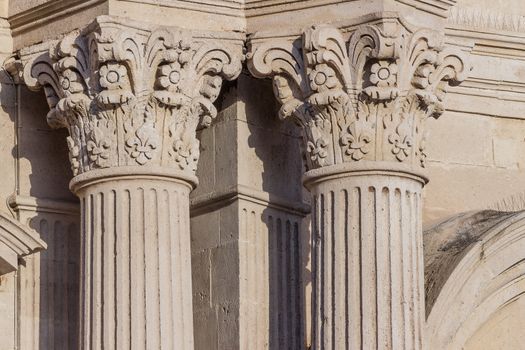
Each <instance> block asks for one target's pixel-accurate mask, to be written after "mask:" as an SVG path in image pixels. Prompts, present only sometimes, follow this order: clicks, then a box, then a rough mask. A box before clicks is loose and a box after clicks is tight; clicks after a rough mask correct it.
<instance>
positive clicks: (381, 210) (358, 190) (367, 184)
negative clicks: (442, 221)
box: [306, 166, 424, 350]
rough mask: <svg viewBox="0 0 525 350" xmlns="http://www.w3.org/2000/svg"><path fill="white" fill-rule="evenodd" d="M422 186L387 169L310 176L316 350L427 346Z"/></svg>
mask: <svg viewBox="0 0 525 350" xmlns="http://www.w3.org/2000/svg"><path fill="white" fill-rule="evenodd" d="M347 169H348V168H347ZM423 183H424V182H423V179H422V178H421V177H418V176H415V175H411V174H409V173H405V172H401V171H389V170H386V171H385V170H370V169H364V170H352V171H349V170H345V168H344V167H337V166H333V167H328V168H324V169H320V170H314V171H310V172H309V173H307V174H306V185H307V186H308V187H309V188H310V190H311V192H312V195H313V206H314V209H313V223H312V229H313V234H312V247H313V249H312V276H313V296H312V303H313V348H314V349H316V350H321V349H323V350H328V349H334V350H343V349H351V350H356V349H363V350H365V349H366V350H371V349H399V350H411V349H422V326H423V322H424V289H423V255H422V254H423V253H422V252H423V250H422V224H421V218H422V214H421V190H422V187H423Z"/></svg>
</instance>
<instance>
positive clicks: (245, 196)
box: [190, 185, 311, 217]
mask: <svg viewBox="0 0 525 350" xmlns="http://www.w3.org/2000/svg"><path fill="white" fill-rule="evenodd" d="M237 200H245V201H248V202H252V203H255V204H260V205H263V206H266V207H269V208H274V209H277V210H281V211H284V212H287V213H290V214H293V215H297V216H301V217H304V216H306V215H308V214H310V212H311V207H310V205H309V204H307V203H304V202H292V201H290V200H289V199H286V198H282V197H279V196H276V195H274V194H270V193H268V192H263V191H260V190H257V189H253V188H250V187H248V186H244V185H233V186H230V187H228V188H226V189H224V190H222V191H214V192H211V193H206V194H202V195H199V196H193V197H191V198H190V204H191V216H198V215H202V214H204V213H207V212H209V211H212V210H216V209H217V208H222V207H224V206H226V205H229V204H230V203H233V202H235V201H237Z"/></svg>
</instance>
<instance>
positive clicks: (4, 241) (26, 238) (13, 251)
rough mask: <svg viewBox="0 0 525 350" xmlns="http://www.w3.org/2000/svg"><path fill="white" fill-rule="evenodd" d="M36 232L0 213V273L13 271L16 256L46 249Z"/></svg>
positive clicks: (16, 266) (16, 265)
mask: <svg viewBox="0 0 525 350" xmlns="http://www.w3.org/2000/svg"><path fill="white" fill-rule="evenodd" d="M46 248H47V245H46V243H45V242H44V241H43V240H42V239H40V237H39V235H38V233H36V232H35V231H34V230H32V229H30V228H29V227H27V226H25V225H22V224H20V223H19V222H18V221H16V220H14V219H11V218H9V217H7V216H6V215H4V214H0V275H3V274H6V273H9V272H12V271H15V270H16V269H17V268H18V258H19V257H23V256H26V255H29V254H32V253H34V252H37V251H40V250H43V249H46Z"/></svg>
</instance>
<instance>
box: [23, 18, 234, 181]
mask: <svg viewBox="0 0 525 350" xmlns="http://www.w3.org/2000/svg"><path fill="white" fill-rule="evenodd" d="M20 55H21V65H22V66H23V72H24V73H23V79H24V81H25V83H26V85H27V86H28V87H29V88H32V89H39V88H43V89H44V91H45V93H46V97H47V101H48V104H49V106H50V112H49V113H48V115H47V119H48V122H49V124H50V125H51V126H52V127H55V128H60V127H64V128H67V129H68V130H69V134H70V136H69V137H68V145H69V150H70V160H71V164H72V169H73V173H74V174H75V175H79V174H81V173H84V172H86V171H90V170H92V169H97V168H111V167H119V166H131V165H140V166H167V167H173V168H176V169H179V170H182V171H188V172H189V173H192V174H193V173H194V172H195V170H196V166H197V161H198V157H199V141H198V140H197V138H196V128H197V127H198V126H199V125H201V126H207V125H209V124H210V123H211V121H212V120H213V119H214V118H215V116H216V114H217V111H216V109H215V107H214V106H213V102H214V101H215V99H216V98H217V97H218V94H219V92H220V88H221V85H222V80H223V79H226V80H232V79H235V78H236V77H237V76H238V75H239V74H240V72H241V61H242V41H241V40H236V34H235V33H234V34H227V35H226V36H225V34H224V33H214V32H202V31H199V32H197V31H196V32H193V31H187V30H183V29H180V28H176V27H156V26H151V25H148V24H144V23H140V22H135V21H128V20H124V19H120V18H113V17H109V16H101V17H98V18H97V19H96V21H94V22H93V23H92V24H91V25H89V26H87V27H86V28H84V29H82V30H79V31H75V32H72V33H70V34H68V35H66V36H64V37H63V38H62V39H60V40H58V41H52V42H48V43H44V44H40V45H36V46H33V47H30V48H27V49H24V50H22V51H21V52H20Z"/></svg>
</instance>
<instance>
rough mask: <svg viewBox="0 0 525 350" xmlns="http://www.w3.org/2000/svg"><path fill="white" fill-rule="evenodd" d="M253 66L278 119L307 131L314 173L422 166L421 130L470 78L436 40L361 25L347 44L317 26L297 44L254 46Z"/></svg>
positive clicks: (256, 42) (461, 61)
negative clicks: (269, 82)
mask: <svg viewBox="0 0 525 350" xmlns="http://www.w3.org/2000/svg"><path fill="white" fill-rule="evenodd" d="M248 57H249V61H248V66H249V69H250V71H251V72H252V74H254V75H255V76H256V77H259V78H263V77H273V81H274V90H275V94H276V96H277V99H278V100H279V102H281V103H282V107H281V113H280V114H281V116H282V117H289V116H291V117H293V119H294V120H295V121H296V122H297V123H298V124H299V125H301V126H302V127H303V131H304V138H305V145H306V151H307V157H306V158H307V161H308V167H309V168H310V169H313V168H318V167H323V166H327V165H333V164H339V163H345V162H356V161H360V160H381V161H396V162H406V163H408V164H410V166H412V165H414V166H415V165H418V166H419V165H422V166H424V158H425V156H426V155H425V152H424V143H425V135H426V133H425V130H424V123H425V120H426V119H427V118H429V117H435V118H437V117H438V116H439V115H441V114H442V113H443V111H444V98H445V94H446V89H447V86H449V85H455V84H459V83H460V82H461V81H463V80H464V79H465V78H466V76H467V74H468V73H469V71H470V68H469V66H468V64H467V60H466V57H465V54H464V53H463V52H460V51H458V50H454V49H452V48H449V47H445V46H444V44H443V37H442V35H441V34H440V33H439V32H436V31H432V30H427V29H421V30H418V31H415V32H410V31H408V30H407V29H406V27H404V26H402V25H400V24H398V25H395V26H392V24H390V25H389V26H388V29H386V26H385V27H383V26H381V25H362V26H360V27H358V28H357V29H356V30H355V31H353V32H352V33H351V35H350V36H349V38H345V34H344V33H342V32H341V31H340V30H338V29H336V28H333V27H330V26H324V25H321V26H319V25H318V26H313V27H310V28H308V29H307V30H305V31H304V32H303V35H302V37H301V38H300V39H295V40H294V41H286V40H282V39H275V40H273V39H270V40H268V39H266V40H261V39H257V37H255V38H254V39H252V41H251V43H250V52H249V54H248Z"/></svg>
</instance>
